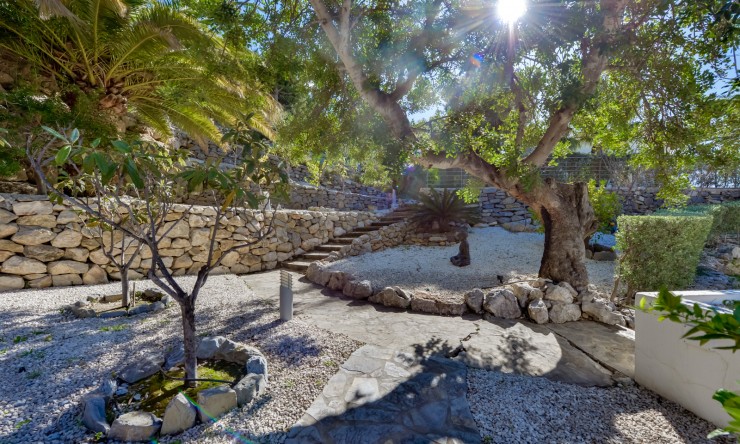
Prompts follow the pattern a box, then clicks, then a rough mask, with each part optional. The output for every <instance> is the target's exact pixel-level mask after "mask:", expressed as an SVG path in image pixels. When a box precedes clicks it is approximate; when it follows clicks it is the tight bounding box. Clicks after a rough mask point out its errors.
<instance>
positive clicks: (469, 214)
mask: <svg viewBox="0 0 740 444" xmlns="http://www.w3.org/2000/svg"><path fill="white" fill-rule="evenodd" d="M477 221H478V214H477V208H475V207H473V206H470V205H468V204H466V203H465V202H464V201H463V200H462V199H460V198H459V197H458V196H457V194H456V193H455V192H453V191H450V190H448V189H447V188H445V189H444V190H443V191H442V193H440V192H438V191H437V190H435V189H434V188H430V190H429V194H422V195H421V196H419V205H418V207H417V210H416V211H415V213H414V214H413V215H412V216H411V222H412V223H413V224H415V225H416V226H417V227H419V228H421V229H424V230H434V231H439V232H447V231H450V230H451V229H452V225H451V223H452V222H467V223H469V224H474V223H476V222H477Z"/></svg>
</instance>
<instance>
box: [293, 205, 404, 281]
mask: <svg viewBox="0 0 740 444" xmlns="http://www.w3.org/2000/svg"><path fill="white" fill-rule="evenodd" d="M411 211H412V210H411V209H408V208H400V209H398V210H396V211H394V212H392V213H389V214H387V215H385V216H383V217H381V218H380V220H379V221H377V222H373V223H372V224H370V225H369V226H367V227H358V228H355V229H354V230H353V231H350V232H349V233H345V234H343V235H341V236H339V237H335V238H334V239H331V240H330V241H329V242H328V243H326V244H323V245H319V246H318V247H316V249H315V250H313V251H310V252H307V253H304V254H302V255H300V256H298V257H296V258H295V259H293V260H290V261H287V262H283V264H282V266H283V268H287V269H288V270H292V271H297V272H300V273H305V272H306V270H308V266H309V265H311V263H312V262H316V261H320V260H323V259H326V258H327V257H329V255H330V254H331V253H332V252H333V251H339V250H341V249H342V247H346V246H347V245H350V244H351V243H352V241H354V240H355V239H357V238H358V237H360V236H363V235H365V234H368V233H372V232H373V231H378V230H379V229H380V228H382V227H385V226H388V225H392V224H395V223H398V222H401V221H403V220H405V219H406V218H408V217H409V216H410V215H411Z"/></svg>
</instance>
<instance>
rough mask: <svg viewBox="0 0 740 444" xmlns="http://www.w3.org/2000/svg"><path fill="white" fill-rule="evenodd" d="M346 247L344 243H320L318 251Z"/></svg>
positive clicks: (337, 249)
mask: <svg viewBox="0 0 740 444" xmlns="http://www.w3.org/2000/svg"><path fill="white" fill-rule="evenodd" d="M342 247H344V245H338V244H324V245H319V246H318V247H316V250H318V251H339V250H341V249H342Z"/></svg>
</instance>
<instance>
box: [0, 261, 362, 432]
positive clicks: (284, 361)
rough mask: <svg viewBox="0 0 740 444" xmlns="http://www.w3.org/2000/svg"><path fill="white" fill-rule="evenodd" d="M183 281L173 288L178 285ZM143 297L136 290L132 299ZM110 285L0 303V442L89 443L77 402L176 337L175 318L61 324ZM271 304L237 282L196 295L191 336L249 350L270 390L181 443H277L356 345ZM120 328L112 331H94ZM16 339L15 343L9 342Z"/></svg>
mask: <svg viewBox="0 0 740 444" xmlns="http://www.w3.org/2000/svg"><path fill="white" fill-rule="evenodd" d="M193 280H194V278H193V277H183V278H179V279H178V281H179V282H181V283H182V284H183V285H189V284H191V283H192V282H193ZM150 287H153V285H151V284H150V283H148V282H141V281H140V282H137V283H136V288H137V290H143V289H145V288H150ZM116 291H120V284H110V285H106V286H94V287H68V288H59V289H46V290H35V291H34V290H26V291H19V292H13V293H4V294H0V301H1V302H0V442H2V443H3V444H5V443H21V442H22V443H27V442H44V443H55V442H58V443H71V442H89V441H91V440H92V437H93V434H92V433H89V432H88V431H87V430H86V429H85V428H84V426H82V425H81V423H80V422H79V413H80V408H79V405H80V400H81V398H82V396H83V395H84V394H86V393H88V392H89V391H91V390H94V389H96V388H97V387H98V386H99V384H100V383H101V382H102V381H103V379H105V378H106V377H108V376H110V374H111V372H112V371H116V370H117V369H120V368H121V367H123V366H124V365H126V364H127V363H130V362H131V361H132V360H133V359H136V355H137V353H140V352H143V351H146V350H150V351H151V350H161V351H162V352H163V353H164V352H165V351H166V350H167V349H168V347H170V346H171V345H173V344H174V343H175V342H176V341H177V340H178V338H179V337H181V327H180V312H179V309H178V308H177V306H176V305H175V306H173V307H171V308H169V309H167V310H165V311H164V312H160V313H156V314H148V315H143V316H141V315H140V316H134V317H131V318H117V319H109V320H104V319H81V320H77V319H74V320H72V319H70V318H68V317H64V316H62V315H61V314H60V309H61V308H62V306H64V305H67V304H70V303H73V302H75V301H78V300H81V299H84V298H85V297H86V296H88V295H99V294H113V293H115V292H116ZM276 300H277V295H272V294H269V295H266V294H262V295H257V294H254V292H253V291H252V290H251V289H249V288H248V287H247V285H246V284H245V281H244V279H243V278H241V277H238V276H233V275H227V276H214V277H212V278H211V279H210V280H209V282H208V285H207V286H206V288H205V289H204V290H203V292H202V293H201V296H200V298H199V300H198V307H197V328H198V332H199V334H201V335H205V334H208V335H215V334H218V335H223V336H226V337H227V338H230V339H232V340H235V341H240V342H243V343H246V344H250V345H254V346H256V347H258V348H260V349H261V350H262V351H263V352H264V353H265V355H266V357H267V359H268V364H269V370H270V381H269V386H268V391H267V393H266V395H265V396H264V397H263V398H261V400H259V401H258V402H257V403H253V404H250V405H248V406H245V407H244V408H242V409H238V410H235V411H233V412H231V413H229V414H227V415H226V416H224V417H223V418H222V419H221V420H220V421H219V422H217V423H216V424H214V425H210V426H205V425H200V426H198V427H196V428H194V429H191V430H190V431H188V432H186V433H185V434H183V435H180V436H175V437H174V438H165V439H163V440H161V442H168V441H171V440H173V439H179V440H181V442H209V443H222V442H223V443H226V442H229V443H231V442H234V441H235V440H234V436H241V437H242V438H248V439H252V440H256V441H259V442H281V441H282V440H283V439H284V432H285V431H286V430H287V429H288V428H289V427H290V426H291V425H292V424H294V423H295V422H296V421H297V420H298V419H299V418H300V417H301V416H302V415H303V412H304V411H305V410H306V409H307V408H308V407H309V406H310V404H311V402H312V401H313V400H314V399H315V398H316V396H318V394H319V393H321V390H322V388H323V386H324V385H325V383H326V382H327V381H328V379H329V378H330V377H331V376H332V375H333V374H334V373H335V372H336V366H335V365H327V364H326V362H328V361H331V363H341V362H344V361H345V360H346V359H347V358H348V357H349V355H350V354H351V353H352V352H353V351H354V350H356V349H357V348H358V347H359V346H361V343H359V342H357V341H354V340H351V339H349V338H347V337H345V336H342V335H338V334H335V333H330V332H327V331H325V330H321V329H319V328H317V327H314V326H311V325H307V324H304V323H302V322H300V321H296V320H294V321H291V322H289V323H283V322H280V321H279V320H278V319H279V313H278V305H277V301H276ZM120 325H124V327H123V329H122V330H120V331H110V330H109V331H102V330H101V328H103V327H113V326H120ZM15 338H18V339H15Z"/></svg>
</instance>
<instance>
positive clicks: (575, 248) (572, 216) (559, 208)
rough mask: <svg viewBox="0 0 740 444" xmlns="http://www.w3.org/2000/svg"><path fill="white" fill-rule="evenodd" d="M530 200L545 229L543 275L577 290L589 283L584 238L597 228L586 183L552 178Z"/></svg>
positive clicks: (540, 273)
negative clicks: (563, 181) (564, 182)
mask: <svg viewBox="0 0 740 444" xmlns="http://www.w3.org/2000/svg"><path fill="white" fill-rule="evenodd" d="M536 194H537V195H538V196H537V197H538V198H536V199H535V200H533V201H531V204H532V206H533V208H534V209H535V210H536V211H537V212H538V213H539V215H540V218H541V219H542V223H543V225H544V228H545V251H544V253H543V255H542V262H541V263H540V271H539V275H540V277H544V278H548V279H552V280H553V281H556V282H561V281H565V282H568V283H569V284H571V285H572V286H573V287H574V288H575V289H576V290H582V289H585V288H586V286H587V285H588V271H586V264H585V258H586V248H585V245H584V242H583V240H584V239H585V238H586V237H588V236H590V235H591V234H593V233H594V231H595V230H596V218H595V215H594V210H593V208H592V207H591V203H590V202H589V200H588V187H587V186H586V184H585V183H575V184H563V183H557V182H555V181H553V180H551V179H548V180H546V181H545V184H544V185H543V186H542V187H541V188H538V190H537V191H536Z"/></svg>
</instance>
